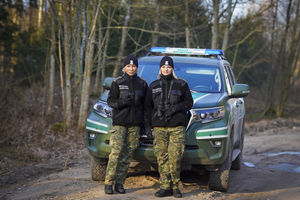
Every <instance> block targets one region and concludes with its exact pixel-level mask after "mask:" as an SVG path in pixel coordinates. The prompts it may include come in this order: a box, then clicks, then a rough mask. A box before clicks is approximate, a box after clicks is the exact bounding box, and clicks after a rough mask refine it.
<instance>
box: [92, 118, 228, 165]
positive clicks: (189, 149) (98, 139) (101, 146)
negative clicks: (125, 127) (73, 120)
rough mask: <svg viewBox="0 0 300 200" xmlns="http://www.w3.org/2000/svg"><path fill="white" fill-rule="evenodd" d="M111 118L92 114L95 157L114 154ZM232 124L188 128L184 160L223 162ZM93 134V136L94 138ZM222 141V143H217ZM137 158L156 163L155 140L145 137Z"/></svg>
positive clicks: (93, 152) (215, 123) (209, 163)
mask: <svg viewBox="0 0 300 200" xmlns="http://www.w3.org/2000/svg"><path fill="white" fill-rule="evenodd" d="M111 128H112V126H111V119H110V118H102V117H99V116H98V115H96V114H95V113H93V112H92V113H91V114H90V116H89V119H88V121H87V124H86V136H87V137H86V139H87V148H88V150H89V152H90V153H91V155H92V156H94V157H98V158H106V159H108V157H109V154H110V151H111V149H110V146H109V140H110V133H109V130H110V129H111ZM230 131H231V130H229V126H227V124H225V123H224V121H222V120H221V121H219V122H213V123H208V124H205V125H203V124H200V123H194V124H192V125H191V126H190V127H189V128H188V129H187V130H186V137H185V139H186V148H185V153H184V157H183V159H182V162H183V163H186V164H189V165H219V164H222V163H223V162H224V160H225V158H226V155H227V149H228V138H229V135H230V134H229V133H230ZM91 136H93V137H91ZM216 141H218V144H220V145H218V146H216V145H214V144H215V142H216ZM134 159H135V160H137V161H140V162H150V163H156V157H155V155H154V153H153V148H152V141H151V140H150V141H149V140H143V139H141V145H140V147H139V148H138V149H137V150H136V151H135V154H134Z"/></svg>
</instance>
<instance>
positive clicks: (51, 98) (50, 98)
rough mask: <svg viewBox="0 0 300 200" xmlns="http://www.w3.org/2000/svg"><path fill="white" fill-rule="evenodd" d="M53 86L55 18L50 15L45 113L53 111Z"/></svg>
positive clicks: (49, 113)
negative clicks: (48, 66)
mask: <svg viewBox="0 0 300 200" xmlns="http://www.w3.org/2000/svg"><path fill="white" fill-rule="evenodd" d="M54 86H55V20H54V16H53V15H52V17H51V46H50V70H49V96H48V107H47V115H51V114H52V113H53V100H54Z"/></svg>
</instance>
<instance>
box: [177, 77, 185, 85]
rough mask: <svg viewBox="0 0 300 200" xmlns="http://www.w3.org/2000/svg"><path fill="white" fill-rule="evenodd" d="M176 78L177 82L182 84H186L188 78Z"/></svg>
mask: <svg viewBox="0 0 300 200" xmlns="http://www.w3.org/2000/svg"><path fill="white" fill-rule="evenodd" d="M175 80H176V81H177V83H179V84H180V85H184V84H186V83H187V82H186V80H184V79H182V78H177V79H175Z"/></svg>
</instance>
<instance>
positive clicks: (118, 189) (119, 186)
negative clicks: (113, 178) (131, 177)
mask: <svg viewBox="0 0 300 200" xmlns="http://www.w3.org/2000/svg"><path fill="white" fill-rule="evenodd" d="M115 191H116V192H118V193H120V194H124V193H125V189H124V187H123V184H120V183H116V184H115Z"/></svg>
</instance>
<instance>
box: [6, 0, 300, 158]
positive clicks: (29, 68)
mask: <svg viewBox="0 0 300 200" xmlns="http://www.w3.org/2000/svg"><path fill="white" fill-rule="evenodd" d="M299 4H300V1H298V0H264V1H263V0H252V1H246V0H202V1H201V0H84V1H79V0H77V1H76V0H0V82H1V83H0V84H1V88H0V111H1V112H0V121H1V125H0V144H1V146H2V145H3V146H10V147H21V146H25V147H28V146H30V145H36V146H39V147H40V146H43V145H44V144H45V143H47V144H49V143H53V144H52V145H53V146H52V147H53V148H54V147H55V145H57V143H58V142H57V139H55V138H56V137H58V136H59V135H63V136H64V137H66V136H68V137H69V139H70V138H73V139H74V138H78V137H76V136H78V134H79V133H83V132H84V127H85V120H86V117H87V115H88V112H89V109H90V108H91V105H92V103H93V100H94V99H95V98H97V97H98V96H99V95H100V93H101V92H102V88H101V82H102V81H103V79H104V77H106V76H118V75H119V73H120V67H121V65H122V64H121V63H122V62H123V59H124V58H125V56H126V55H128V54H135V55H137V56H138V57H140V56H144V55H146V53H147V52H148V51H149V49H150V48H151V47H152V46H167V47H182V48H185V47H187V48H213V49H215V48H216V49H222V50H223V52H224V54H225V57H226V58H227V59H228V61H229V62H230V63H231V64H232V68H233V71H234V73H235V75H236V77H237V79H238V80H237V81H238V82H240V83H246V84H249V86H250V91H251V93H250V95H249V97H248V98H247V99H246V105H247V111H248V112H249V114H251V116H252V118H256V119H260V118H262V117H288V116H293V115H295V114H297V113H296V112H297V111H299V109H298V110H297V108H298V107H299V99H300V96H299V93H300V72H299V70H300V64H299V55H300V22H299V19H300V18H299V10H300V8H299ZM241 8H242V10H241ZM236 12H239V13H240V14H234V13H236ZM61 133H62V134H61ZM83 136H84V134H81V137H79V138H80V139H82V137H83ZM28 141H30V142H28ZM46 141H47V142H46ZM0 153H1V152H0Z"/></svg>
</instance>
